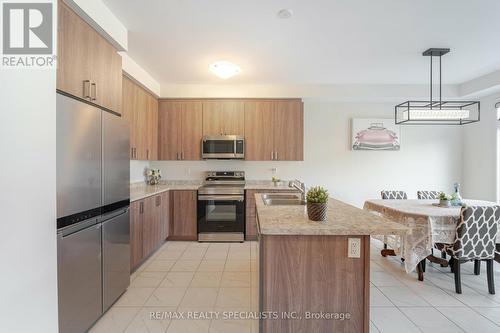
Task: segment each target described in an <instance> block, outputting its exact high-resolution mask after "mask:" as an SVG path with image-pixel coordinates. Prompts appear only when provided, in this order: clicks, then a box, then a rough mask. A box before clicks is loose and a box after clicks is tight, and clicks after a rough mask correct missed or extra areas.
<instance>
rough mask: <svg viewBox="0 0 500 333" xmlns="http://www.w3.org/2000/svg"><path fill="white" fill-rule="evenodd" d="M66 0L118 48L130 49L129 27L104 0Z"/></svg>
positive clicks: (121, 49)
mask: <svg viewBox="0 0 500 333" xmlns="http://www.w3.org/2000/svg"><path fill="white" fill-rule="evenodd" d="M65 2H66V3H67V4H68V5H69V6H70V7H71V8H72V9H73V10H74V11H75V12H76V13H77V14H78V15H80V16H81V17H82V18H83V19H84V20H85V21H86V22H87V23H88V24H89V25H90V26H92V28H94V29H95V30H97V31H98V32H99V33H100V34H101V35H102V36H103V37H105V38H106V39H107V40H108V41H109V42H110V43H111V44H112V45H113V46H114V47H115V48H116V49H117V50H119V51H126V50H127V49H128V32H127V28H126V27H125V26H124V25H123V24H122V23H121V22H120V20H118V18H117V17H116V16H115V14H113V13H112V12H111V10H109V8H108V7H107V6H106V5H105V4H104V2H102V0H65Z"/></svg>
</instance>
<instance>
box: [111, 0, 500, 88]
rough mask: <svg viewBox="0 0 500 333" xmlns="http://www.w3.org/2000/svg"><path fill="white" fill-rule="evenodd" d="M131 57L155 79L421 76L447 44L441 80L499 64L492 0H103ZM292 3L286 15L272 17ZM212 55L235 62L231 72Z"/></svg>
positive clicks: (302, 80) (309, 80)
mask: <svg viewBox="0 0 500 333" xmlns="http://www.w3.org/2000/svg"><path fill="white" fill-rule="evenodd" d="M103 1H104V3H105V4H106V5H107V6H108V7H109V8H110V9H111V11H112V12H113V13H114V14H115V15H116V16H117V17H118V18H119V19H120V20H121V21H122V23H123V24H124V25H125V26H126V27H127V28H128V30H129V55H130V56H131V57H132V58H133V59H134V60H135V61H136V62H138V63H139V64H140V65H141V66H143V67H144V68H145V69H146V70H147V71H148V72H149V73H150V74H152V75H153V76H154V77H155V78H156V79H157V80H158V81H159V82H160V83H161V84H168V83H191V84H192V83H203V84H207V83H208V84H212V83H225V84H227V83H231V84H232V83H238V84H415V83H427V82H428V76H429V58H428V57H425V58H424V57H422V56H421V52H422V51H424V50H425V49H427V48H429V47H449V48H451V53H449V54H448V55H446V56H444V57H443V83H447V84H458V83H462V82H464V81H468V80H470V79H473V78H476V77H478V76H481V75H484V74H487V73H490V72H493V71H495V70H498V69H500V43H499V42H498V34H499V32H500V1H498V0H476V1H471V0H439V1H436V0H419V1H414V0H309V1H307V0H302V1H301V0H274V1H273V0H148V1H137V0H103ZM283 8H290V9H292V10H293V12H294V16H293V17H292V18H291V19H288V20H283V19H278V18H277V16H276V14H277V12H278V11H279V10H280V9H283ZM217 60H229V61H231V62H234V63H236V64H238V65H239V66H240V67H241V69H242V73H241V74H240V75H239V76H237V77H234V78H232V79H229V80H221V79H219V78H217V77H215V76H214V75H213V74H211V73H210V72H209V70H208V65H209V64H210V63H212V62H214V61H217Z"/></svg>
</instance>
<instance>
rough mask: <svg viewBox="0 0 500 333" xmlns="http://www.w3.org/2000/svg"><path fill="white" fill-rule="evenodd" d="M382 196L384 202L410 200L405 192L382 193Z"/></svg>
mask: <svg viewBox="0 0 500 333" xmlns="http://www.w3.org/2000/svg"><path fill="white" fill-rule="evenodd" d="M380 196H381V197H382V199H384V200H390V199H400V200H406V199H408V195H407V194H406V192H405V191H381V192H380Z"/></svg>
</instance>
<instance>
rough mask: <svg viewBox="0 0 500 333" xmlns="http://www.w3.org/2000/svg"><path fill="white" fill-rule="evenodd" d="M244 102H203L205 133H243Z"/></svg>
mask: <svg viewBox="0 0 500 333" xmlns="http://www.w3.org/2000/svg"><path fill="white" fill-rule="evenodd" d="M244 121H245V115H244V102H242V101H237V100H220V101H204V102H203V135H243V134H244V131H245V125H244Z"/></svg>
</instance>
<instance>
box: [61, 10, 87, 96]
mask: <svg viewBox="0 0 500 333" xmlns="http://www.w3.org/2000/svg"><path fill="white" fill-rule="evenodd" d="M92 36H93V34H92V28H91V27H90V26H89V25H88V24H87V23H85V22H84V21H83V20H82V19H81V18H80V17H79V16H78V15H76V14H75V13H74V12H73V11H72V10H71V9H70V8H69V7H68V6H67V5H66V4H64V3H63V2H62V1H59V4H58V27H57V52H58V54H57V89H59V90H62V91H65V92H67V93H69V94H71V95H74V96H77V97H80V98H85V99H87V100H90V79H91V74H90V73H91V69H90V66H91V62H90V53H91V52H90V50H91V44H92Z"/></svg>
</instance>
